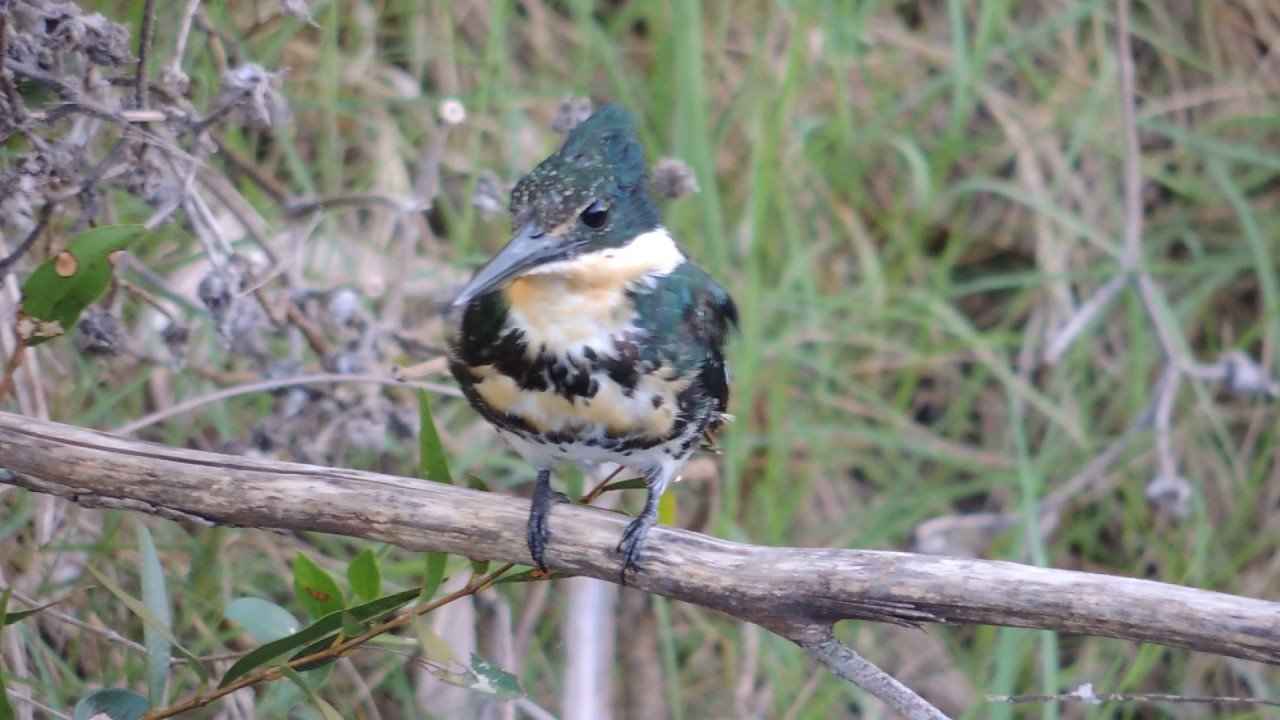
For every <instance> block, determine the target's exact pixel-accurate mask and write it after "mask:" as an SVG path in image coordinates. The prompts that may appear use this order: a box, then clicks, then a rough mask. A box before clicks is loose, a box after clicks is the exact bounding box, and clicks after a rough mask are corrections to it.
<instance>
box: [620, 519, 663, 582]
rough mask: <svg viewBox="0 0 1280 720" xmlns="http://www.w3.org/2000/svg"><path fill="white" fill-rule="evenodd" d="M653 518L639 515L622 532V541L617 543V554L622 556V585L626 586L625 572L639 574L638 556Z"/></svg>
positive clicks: (651, 525)
mask: <svg viewBox="0 0 1280 720" xmlns="http://www.w3.org/2000/svg"><path fill="white" fill-rule="evenodd" d="M654 522H655V519H654V518H651V517H649V516H647V515H641V516H640V517H637V518H636V519H635V520H632V521H631V524H630V525H628V526H627V529H626V530H624V531H623V532H622V539H621V540H620V541H619V542H618V547H617V552H619V553H621V554H622V575H621V580H622V584H623V585H626V584H627V570H631V571H632V572H635V573H639V572H640V555H641V550H642V549H643V548H644V538H645V535H647V534H648V532H649V528H651V527H653V525H654Z"/></svg>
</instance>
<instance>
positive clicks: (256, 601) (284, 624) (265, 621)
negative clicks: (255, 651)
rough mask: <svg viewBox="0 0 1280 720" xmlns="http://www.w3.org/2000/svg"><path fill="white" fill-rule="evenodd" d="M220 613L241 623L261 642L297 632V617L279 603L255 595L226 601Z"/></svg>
mask: <svg viewBox="0 0 1280 720" xmlns="http://www.w3.org/2000/svg"><path fill="white" fill-rule="evenodd" d="M222 614H223V615H224V616H225V617H226V618H227V619H228V620H232V621H234V622H236V623H237V624H239V625H243V626H244V629H245V630H248V631H249V634H250V635H252V636H253V637H254V639H255V640H257V641H258V642H262V643H269V642H274V641H276V640H279V639H280V638H284V637H288V636H290V635H292V634H294V633H296V632H298V619H297V618H295V617H294V616H293V614H292V613H290V612H289V611H288V610H285V609H284V608H282V607H280V606H279V605H277V604H275V603H273V602H270V601H269V600H263V599H261V598H256V597H240V598H236V599H235V600H232V601H231V602H229V603H227V609H226V610H223V611H222Z"/></svg>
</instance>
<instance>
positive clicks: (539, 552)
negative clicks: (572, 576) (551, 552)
mask: <svg viewBox="0 0 1280 720" xmlns="http://www.w3.org/2000/svg"><path fill="white" fill-rule="evenodd" d="M567 502H569V496H568V495H565V494H564V493H562V492H556V491H555V490H552V489H551V486H550V484H548V483H545V482H542V481H541V480H539V482H538V486H537V487H536V488H535V489H534V491H533V508H532V509H531V510H530V511H529V525H528V528H527V529H526V532H525V542H526V544H528V546H529V554H530V555H532V556H533V563H534V565H537V566H538V569H539V570H541V571H542V572H547V563H546V561H545V560H544V559H543V553H544V552H545V551H546V549H547V537H548V530H547V519H548V518H549V517H550V516H551V507H552V506H553V505H556V504H558V503H567Z"/></svg>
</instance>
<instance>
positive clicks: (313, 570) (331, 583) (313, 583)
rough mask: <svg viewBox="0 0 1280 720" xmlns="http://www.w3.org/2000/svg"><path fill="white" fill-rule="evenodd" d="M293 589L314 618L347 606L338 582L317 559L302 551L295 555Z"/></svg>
mask: <svg viewBox="0 0 1280 720" xmlns="http://www.w3.org/2000/svg"><path fill="white" fill-rule="evenodd" d="M293 591H294V593H295V594H296V595H297V596H298V602H300V603H302V608H303V609H304V610H306V611H307V614H308V615H310V616H311V617H313V618H318V617H323V616H325V615H328V614H329V613H331V612H335V611H338V610H341V609H342V608H343V607H345V606H346V603H345V602H344V601H343V598H342V588H340V587H338V582H337V581H336V580H334V579H333V576H332V575H330V574H329V573H328V572H327V571H326V570H325V569H324V568H322V567H320V566H319V565H317V564H316V561H315V560H312V559H311V558H309V557H307V556H306V555H305V554H304V553H301V552H299V553H298V554H297V555H294V556H293Z"/></svg>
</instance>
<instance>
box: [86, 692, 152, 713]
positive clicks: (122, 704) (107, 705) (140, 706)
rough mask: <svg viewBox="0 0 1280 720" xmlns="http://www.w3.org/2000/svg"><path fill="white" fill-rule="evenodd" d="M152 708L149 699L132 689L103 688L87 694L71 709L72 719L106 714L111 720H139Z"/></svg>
mask: <svg viewBox="0 0 1280 720" xmlns="http://www.w3.org/2000/svg"><path fill="white" fill-rule="evenodd" d="M150 709H151V704H150V703H148V702H147V699H146V698H144V697H142V696H141V695H139V694H138V693H136V692H133V691H132V690H119V689H117V688H103V689H101V690H95V691H93V692H92V693H89V695H87V696H85V698H84V699H82V700H81V701H80V702H78V703H76V707H75V709H74V710H72V711H71V718H72V720H89V719H90V718H96V717H99V716H102V715H106V716H107V717H109V718H111V720H138V718H140V717H142V715H143V714H144V713H146V712H147V711H148V710H150Z"/></svg>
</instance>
